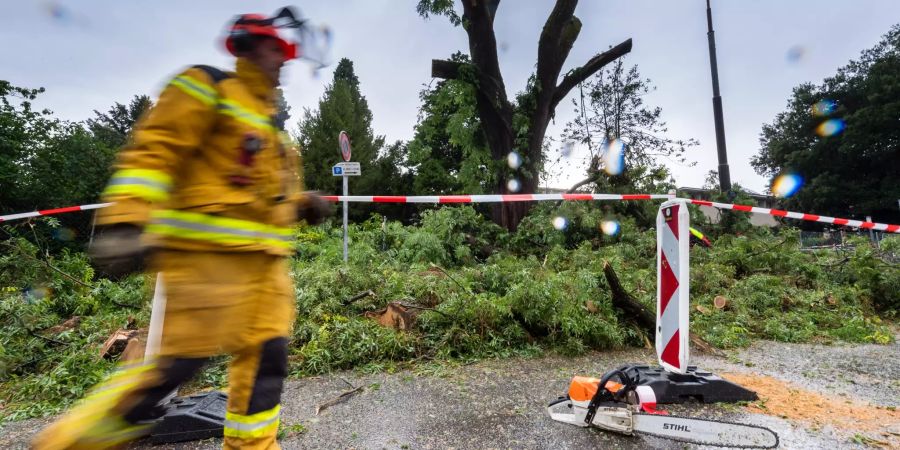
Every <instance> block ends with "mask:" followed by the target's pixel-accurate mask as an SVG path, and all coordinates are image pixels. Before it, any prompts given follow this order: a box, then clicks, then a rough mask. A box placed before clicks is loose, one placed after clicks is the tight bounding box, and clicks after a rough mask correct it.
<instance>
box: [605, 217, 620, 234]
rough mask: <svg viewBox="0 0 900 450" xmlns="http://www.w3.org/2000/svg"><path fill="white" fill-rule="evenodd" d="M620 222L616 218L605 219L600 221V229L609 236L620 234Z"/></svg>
mask: <svg viewBox="0 0 900 450" xmlns="http://www.w3.org/2000/svg"><path fill="white" fill-rule="evenodd" d="M620 228H621V227H620V226H619V222H616V221H615V220H604V221H602V222H600V231H602V232H603V234H605V235H607V236H615V235H617V234H619V230H620Z"/></svg>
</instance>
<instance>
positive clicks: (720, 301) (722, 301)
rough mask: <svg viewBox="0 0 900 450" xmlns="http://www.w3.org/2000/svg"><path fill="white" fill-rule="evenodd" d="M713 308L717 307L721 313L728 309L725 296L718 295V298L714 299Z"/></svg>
mask: <svg viewBox="0 0 900 450" xmlns="http://www.w3.org/2000/svg"><path fill="white" fill-rule="evenodd" d="M713 306H715V307H716V309H718V310H719V311H722V310H724V309H727V308H728V299H727V298H725V297H724V296H721V295H717V296H716V298H714V299H713Z"/></svg>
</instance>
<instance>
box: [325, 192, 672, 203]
mask: <svg viewBox="0 0 900 450" xmlns="http://www.w3.org/2000/svg"><path fill="white" fill-rule="evenodd" d="M322 198H324V199H325V200H329V201H332V202H342V201H344V200H347V201H348V202H359V203H501V202H541V201H553V200H566V201H589V200H654V199H656V200H669V199H672V198H675V196H674V195H665V194H512V195H414V196H413V195H409V196H407V195H374V196H373V195H348V196H346V197H345V196H343V195H325V196H322Z"/></svg>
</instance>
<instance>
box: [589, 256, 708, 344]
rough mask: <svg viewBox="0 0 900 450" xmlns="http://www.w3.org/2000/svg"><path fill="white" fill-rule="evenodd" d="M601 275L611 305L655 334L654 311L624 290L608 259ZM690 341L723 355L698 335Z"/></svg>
mask: <svg viewBox="0 0 900 450" xmlns="http://www.w3.org/2000/svg"><path fill="white" fill-rule="evenodd" d="M603 275H604V276H605V277H606V282H607V283H608V284H609V290H610V292H611V293H612V301H613V306H615V307H617V308H619V309H621V310H622V311H623V312H624V313H625V315H626V317H627V318H628V319H631V320H633V321H634V322H635V324H636V325H637V326H638V327H639V328H640V329H641V330H642V331H643V332H645V333H647V336H656V313H655V312H654V311H651V310H650V309H649V308H647V307H645V306H644V305H642V304H641V303H640V302H638V301H637V300H635V299H634V298H632V297H631V294H629V293H628V291H626V290H625V288H624V287H623V286H622V283H621V282H620V281H619V277H618V275H616V271H615V270H613V268H612V265H610V264H609V262H608V261H605V262H604V263H603ZM690 339H691V343H692V344H694V346H695V347H696V348H697V349H698V350H700V351H701V352H704V353H708V354H711V355H715V356H724V355H725V354H724V353H723V352H722V351H721V350H719V349H717V348H715V347H713V346H712V344H710V343H709V342H706V340H704V339H703V338H701V337H700V336H698V335H696V334H693V333H691V334H690Z"/></svg>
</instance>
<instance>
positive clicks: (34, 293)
mask: <svg viewBox="0 0 900 450" xmlns="http://www.w3.org/2000/svg"><path fill="white" fill-rule="evenodd" d="M22 293H23V294H25V300H26V301H27V302H29V303H31V302H35V301H37V300H40V299H42V298H44V297H47V296H48V295H50V289H47V288H45V287H43V286H37V287H31V288H27V289H25V290H24V291H23V292H22Z"/></svg>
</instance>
